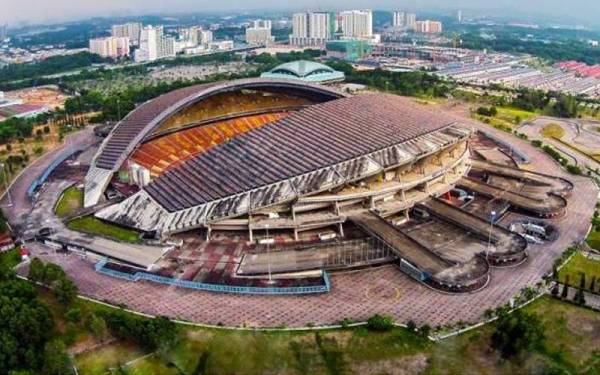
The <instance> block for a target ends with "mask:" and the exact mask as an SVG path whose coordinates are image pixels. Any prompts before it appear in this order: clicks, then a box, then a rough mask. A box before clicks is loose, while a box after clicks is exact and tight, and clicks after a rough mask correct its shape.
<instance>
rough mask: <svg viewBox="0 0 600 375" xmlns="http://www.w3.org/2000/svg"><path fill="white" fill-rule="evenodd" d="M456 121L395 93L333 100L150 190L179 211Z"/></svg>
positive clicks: (191, 164) (192, 163)
mask: <svg viewBox="0 0 600 375" xmlns="http://www.w3.org/2000/svg"><path fill="white" fill-rule="evenodd" d="M451 124H452V121H450V120H448V118H447V117H445V116H441V115H438V114H436V113H435V112H433V111H431V110H427V109H425V108H423V107H422V106H420V105H418V104H415V103H413V102H412V101H411V100H409V99H405V98H401V97H399V96H396V95H389V94H371V95H361V96H355V97H350V98H345V99H339V100H334V101H330V102H327V103H322V104H316V105H313V106H310V107H307V108H305V109H302V110H300V111H298V112H295V113H293V114H291V115H290V116H288V117H286V118H283V119H281V120H278V121H275V122H273V123H270V124H267V125H265V126H263V127H261V128H258V129H255V130H253V131H251V132H249V133H246V134H243V135H240V136H238V137H236V138H234V139H233V140H231V141H230V142H227V143H225V144H222V145H219V146H216V147H213V148H212V149H209V150H207V151H206V152H204V153H201V154H198V155H197V156H195V157H193V158H191V159H189V160H187V161H185V162H183V163H181V164H180V165H178V166H175V167H173V168H171V169H170V170H168V171H167V172H165V173H164V174H162V175H160V176H159V177H157V178H156V179H154V180H153V181H152V182H151V183H150V184H149V185H147V186H146V187H145V188H144V189H145V190H146V191H147V192H148V193H149V194H150V196H151V197H152V198H154V199H155V200H156V201H158V202H159V203H160V204H161V205H162V206H163V207H165V208H166V209H167V210H168V211H171V212H172V211H177V210H181V209H185V208H188V207H192V206H196V205H199V204H203V203H207V202H210V201H215V200H218V199H221V198H225V197H228V196H231V195H235V194H239V193H242V192H244V191H248V190H252V189H255V188H258V187H260V186H264V185H269V184H272V183H275V182H278V181H282V180H286V179H288V178H291V177H294V176H299V175H302V174H305V173H308V172H311V171H314V170H318V169H321V168H324V167H327V166H330V165H334V164H337V163H340V162H343V161H346V160H351V159H353V158H357V157H360V156H362V155H366V154H369V153H372V152H375V151H378V150H380V149H383V148H386V147H390V146H392V145H394V144H398V143H401V142H405V141H408V140H410V139H413V138H416V137H418V136H420V135H423V134H427V133H431V132H433V131H436V130H439V129H441V128H444V127H447V126H449V125H451ZM190 193H192V194H190Z"/></svg>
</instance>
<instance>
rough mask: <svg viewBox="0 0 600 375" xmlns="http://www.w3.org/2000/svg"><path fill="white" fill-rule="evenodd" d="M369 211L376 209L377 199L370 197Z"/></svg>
mask: <svg viewBox="0 0 600 375" xmlns="http://www.w3.org/2000/svg"><path fill="white" fill-rule="evenodd" d="M369 209H371V210H374V209H375V198H373V197H372V196H371V197H369Z"/></svg>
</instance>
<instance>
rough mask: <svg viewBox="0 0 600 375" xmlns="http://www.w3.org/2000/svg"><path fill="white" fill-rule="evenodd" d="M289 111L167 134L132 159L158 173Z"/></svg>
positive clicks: (274, 119) (247, 117) (147, 145)
mask: <svg viewBox="0 0 600 375" xmlns="http://www.w3.org/2000/svg"><path fill="white" fill-rule="evenodd" d="M288 114H289V112H275V113H266V114H259V115H253V116H245V117H237V118H233V119H229V120H224V121H219V122H216V123H212V124H209V125H204V126H198V127H195V128H191V129H186V130H182V131H179V132H176V133H172V134H168V135H166V136H163V137H160V138H156V139H153V140H151V141H149V142H146V143H144V144H143V145H142V146H141V147H140V148H138V149H137V150H136V151H134V153H133V154H132V156H131V160H132V161H134V162H135V163H137V164H140V165H142V166H144V167H145V168H147V169H148V170H149V171H150V174H151V176H152V177H156V176H158V175H160V174H162V173H163V172H164V171H165V170H166V169H167V168H169V167H170V166H172V165H174V164H176V163H177V162H181V161H184V160H187V159H189V158H190V157H193V156H195V155H196V154H198V153H201V152H203V151H206V150H208V149H209V148H211V147H213V146H216V145H218V144H220V143H223V142H225V141H227V140H230V139H232V138H234V137H236V136H238V135H240V134H243V133H246V132H248V131H250V130H252V129H255V128H258V127H260V126H262V125H265V124H268V123H270V122H273V121H276V120H279V119H281V118H283V117H285V116H287V115H288Z"/></svg>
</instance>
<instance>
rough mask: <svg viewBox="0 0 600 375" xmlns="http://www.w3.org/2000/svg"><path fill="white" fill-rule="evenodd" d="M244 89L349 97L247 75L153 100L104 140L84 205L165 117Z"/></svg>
mask: <svg viewBox="0 0 600 375" xmlns="http://www.w3.org/2000/svg"><path fill="white" fill-rule="evenodd" d="M241 89H263V90H269V91H284V92H286V91H287V92H290V93H294V94H303V95H310V96H320V97H322V98H323V101H327V100H333V99H339V98H343V97H346V96H347V95H346V94H343V93H341V92H339V91H337V90H334V89H332V88H330V87H326V86H321V85H317V84H310V83H306V82H303V81H298V80H293V79H279V78H247V79H240V80H234V81H225V82H215V83H208V84H201V85H195V86H190V87H185V88H182V89H178V90H174V91H171V92H169V93H166V94H164V95H161V96H159V97H157V98H154V99H151V100H149V101H147V102H145V103H143V104H141V105H139V106H138V107H137V108H136V109H134V110H133V111H131V112H130V113H129V114H128V115H127V116H125V118H123V119H122V120H121V121H120V122H119V123H118V124H117V125H116V126H115V128H114V129H113V130H112V131H111V132H110V134H109V135H108V137H106V139H105V140H104V141H103V142H102V144H101V146H100V148H99V149H98V152H97V153H96V155H95V156H94V159H93V160H92V164H91V167H90V169H89V170H88V173H87V175H86V178H85V195H84V206H85V207H89V206H92V205H94V204H96V203H98V202H99V200H100V198H101V196H102V193H103V191H104V189H106V186H107V185H108V183H109V181H110V179H111V178H112V175H113V173H114V172H116V171H117V170H118V169H119V168H120V167H121V165H122V164H123V162H124V161H125V160H126V159H127V157H128V156H129V155H130V154H131V153H132V152H133V150H134V149H135V148H136V147H137V145H138V144H139V143H141V142H142V141H143V140H144V139H145V138H146V136H147V135H148V134H150V133H151V132H152V131H153V130H154V129H155V128H156V127H158V126H159V125H160V124H162V123H163V122H164V121H165V120H167V119H168V118H170V117H171V116H173V115H175V114H177V113H178V112H179V111H181V110H184V109H185V108H187V107H189V106H191V105H194V104H196V103H198V102H200V101H201V100H203V99H205V98H207V97H209V96H212V95H216V94H219V93H223V92H228V91H237V90H241Z"/></svg>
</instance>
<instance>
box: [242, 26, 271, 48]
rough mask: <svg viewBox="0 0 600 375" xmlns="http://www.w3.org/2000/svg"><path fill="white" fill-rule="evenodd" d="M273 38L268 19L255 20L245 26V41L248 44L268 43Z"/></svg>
mask: <svg viewBox="0 0 600 375" xmlns="http://www.w3.org/2000/svg"><path fill="white" fill-rule="evenodd" d="M274 40H275V38H274V37H273V36H272V35H271V21H270V20H256V21H254V23H253V26H251V27H248V28H246V43H248V44H265V45H266V44H269V43H272V42H273V41H274Z"/></svg>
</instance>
